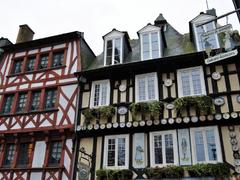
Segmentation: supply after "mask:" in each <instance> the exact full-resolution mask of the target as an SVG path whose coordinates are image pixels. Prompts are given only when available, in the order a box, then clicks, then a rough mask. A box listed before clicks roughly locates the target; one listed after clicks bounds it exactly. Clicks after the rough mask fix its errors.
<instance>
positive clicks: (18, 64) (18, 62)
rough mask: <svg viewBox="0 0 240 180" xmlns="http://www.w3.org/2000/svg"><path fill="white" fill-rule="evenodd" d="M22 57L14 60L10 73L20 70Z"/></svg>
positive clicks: (19, 71)
mask: <svg viewBox="0 0 240 180" xmlns="http://www.w3.org/2000/svg"><path fill="white" fill-rule="evenodd" d="M22 66H23V59H18V60H14V62H13V70H12V74H17V73H21V72H22Z"/></svg>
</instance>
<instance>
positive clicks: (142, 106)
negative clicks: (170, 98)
mask: <svg viewBox="0 0 240 180" xmlns="http://www.w3.org/2000/svg"><path fill="white" fill-rule="evenodd" d="M129 109H130V111H131V113H132V116H133V119H135V118H136V115H137V114H139V113H140V114H150V115H151V116H152V117H156V116H159V115H160V114H161V113H162V110H163V102H161V101H148V102H138V103H132V104H131V105H130V106H129Z"/></svg>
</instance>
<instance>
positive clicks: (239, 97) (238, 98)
mask: <svg viewBox="0 0 240 180" xmlns="http://www.w3.org/2000/svg"><path fill="white" fill-rule="evenodd" d="M237 102H238V103H240V95H238V96H237Z"/></svg>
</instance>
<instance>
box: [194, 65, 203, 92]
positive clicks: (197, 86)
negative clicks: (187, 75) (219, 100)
mask: <svg viewBox="0 0 240 180" xmlns="http://www.w3.org/2000/svg"><path fill="white" fill-rule="evenodd" d="M192 83H193V94H194V95H199V94H202V88H201V78H200V70H199V69H194V70H193V71H192Z"/></svg>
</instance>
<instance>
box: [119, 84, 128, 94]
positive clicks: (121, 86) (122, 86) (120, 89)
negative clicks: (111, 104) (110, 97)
mask: <svg viewBox="0 0 240 180" xmlns="http://www.w3.org/2000/svg"><path fill="white" fill-rule="evenodd" d="M126 89H127V87H126V85H124V84H121V85H120V86H119V91H121V92H124V91H126Z"/></svg>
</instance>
